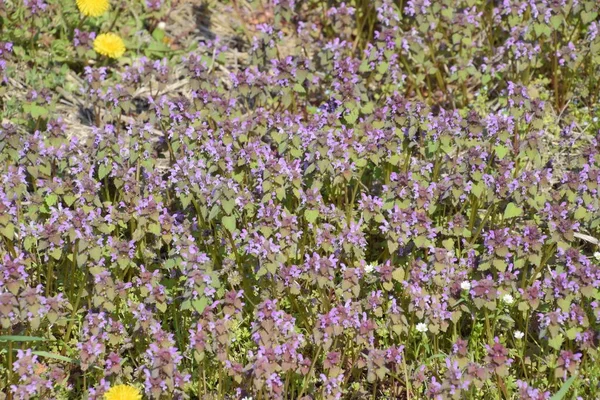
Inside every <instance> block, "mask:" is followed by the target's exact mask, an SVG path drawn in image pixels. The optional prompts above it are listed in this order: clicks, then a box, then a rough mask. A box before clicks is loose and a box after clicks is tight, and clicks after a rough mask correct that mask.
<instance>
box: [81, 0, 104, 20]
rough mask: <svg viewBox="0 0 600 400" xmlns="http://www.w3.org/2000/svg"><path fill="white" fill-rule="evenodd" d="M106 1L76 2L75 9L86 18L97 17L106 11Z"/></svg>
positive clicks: (82, 0)
mask: <svg viewBox="0 0 600 400" xmlns="http://www.w3.org/2000/svg"><path fill="white" fill-rule="evenodd" d="M109 6H110V3H109V1H108V0H77V8H79V11H80V12H81V13H82V14H83V15H85V16H87V17H99V16H101V15H102V14H104V13H105V12H107V11H108V8H109Z"/></svg>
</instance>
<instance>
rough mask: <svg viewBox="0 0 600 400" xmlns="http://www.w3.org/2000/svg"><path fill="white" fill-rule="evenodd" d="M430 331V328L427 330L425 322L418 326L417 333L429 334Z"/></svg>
mask: <svg viewBox="0 0 600 400" xmlns="http://www.w3.org/2000/svg"><path fill="white" fill-rule="evenodd" d="M428 330H429V328H427V324H426V323H424V322H419V323H418V324H417V331H418V332H422V333H425V332H427V331H428Z"/></svg>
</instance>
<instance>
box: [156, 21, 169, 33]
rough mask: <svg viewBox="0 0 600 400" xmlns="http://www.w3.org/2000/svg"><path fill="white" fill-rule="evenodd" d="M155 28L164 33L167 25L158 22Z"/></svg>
mask: <svg viewBox="0 0 600 400" xmlns="http://www.w3.org/2000/svg"><path fill="white" fill-rule="evenodd" d="M157 27H158V29H160V30H162V31H164V30H165V28H166V27H167V23H166V22H165V21H160V22H159V23H158V26H157Z"/></svg>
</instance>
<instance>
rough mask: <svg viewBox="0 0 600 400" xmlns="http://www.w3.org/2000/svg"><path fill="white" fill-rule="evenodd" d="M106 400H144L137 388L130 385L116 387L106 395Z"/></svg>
mask: <svg viewBox="0 0 600 400" xmlns="http://www.w3.org/2000/svg"><path fill="white" fill-rule="evenodd" d="M104 399H105V400H142V394H141V393H140V391H139V390H138V389H137V388H134V387H133V386H129V385H116V386H113V387H111V388H110V389H109V391H108V392H106V393H105V394H104Z"/></svg>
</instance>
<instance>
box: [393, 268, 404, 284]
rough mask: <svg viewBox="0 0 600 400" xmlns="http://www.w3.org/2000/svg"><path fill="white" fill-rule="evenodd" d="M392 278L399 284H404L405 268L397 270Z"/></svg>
mask: <svg viewBox="0 0 600 400" xmlns="http://www.w3.org/2000/svg"><path fill="white" fill-rule="evenodd" d="M392 278H393V279H394V280H395V281H397V282H402V281H403V280H404V268H402V267H399V268H396V269H395V270H394V272H392Z"/></svg>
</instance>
